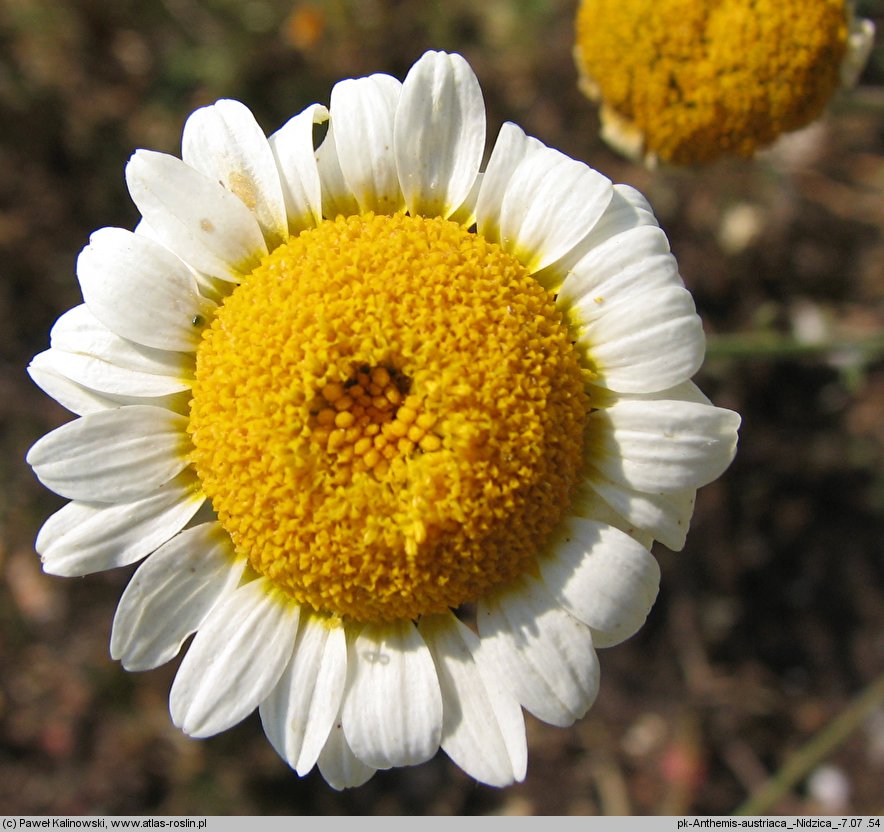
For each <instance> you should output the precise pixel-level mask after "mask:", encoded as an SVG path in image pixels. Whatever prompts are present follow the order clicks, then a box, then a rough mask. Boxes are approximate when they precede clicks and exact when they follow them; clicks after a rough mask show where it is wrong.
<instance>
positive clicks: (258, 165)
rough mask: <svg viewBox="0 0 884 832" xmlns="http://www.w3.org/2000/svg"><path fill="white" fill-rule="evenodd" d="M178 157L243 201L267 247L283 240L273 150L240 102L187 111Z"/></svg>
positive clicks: (283, 220)
mask: <svg viewBox="0 0 884 832" xmlns="http://www.w3.org/2000/svg"><path fill="white" fill-rule="evenodd" d="M181 158H182V159H183V160H184V161H185V162H186V163H187V164H188V165H190V166H191V167H192V168H195V169H196V170H198V171H200V173H204V174H205V175H206V176H208V177H209V179H213V180H218V181H219V182H221V184H222V185H224V187H225V188H227V190H228V191H232V192H233V193H234V194H236V195H237V196H238V197H239V198H240V199H241V200H242V201H243V202H244V203H245V205H246V207H247V208H249V210H251V211H252V213H254V215H255V217H256V219H257V220H258V225H260V226H261V230H262V231H263V232H264V239H265V240H266V241H267V247H268V249H270V250H271V251H272V250H273V249H274V248H276V246H277V245H279V244H280V243H281V242H282V241H283V240H284V239H285V238H286V236H287V235H288V223H287V222H286V215H285V199H284V198H283V194H282V185H281V183H280V181H279V172H278V171H277V169H276V162H275V160H274V158H273V152H272V151H271V150H270V145H269V144H268V143H267V139H266V137H265V136H264V131H263V130H262V129H261V127H260V126H259V125H258V122H257V121H255V117H254V116H253V115H252V112H251V110H249V108H248V107H246V106H245V104H242V103H240V102H239V101H232V100H230V99H222V100H221V101H217V102H215V104H212V105H211V106H209V107H201V108H200V109H199V110H196V111H195V112H194V113H192V114H191V115H190V117H189V118H188V119H187V122H186V123H185V125H184V135H183V136H182V138H181Z"/></svg>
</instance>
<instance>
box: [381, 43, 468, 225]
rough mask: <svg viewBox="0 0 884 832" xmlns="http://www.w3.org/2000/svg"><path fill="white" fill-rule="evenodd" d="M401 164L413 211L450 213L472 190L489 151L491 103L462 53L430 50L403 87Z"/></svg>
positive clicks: (398, 127)
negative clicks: (487, 128)
mask: <svg viewBox="0 0 884 832" xmlns="http://www.w3.org/2000/svg"><path fill="white" fill-rule="evenodd" d="M394 136H395V151H396V166H397V168H398V171H399V182H400V185H401V188H402V193H403V194H404V196H405V204H406V206H407V207H408V210H409V211H410V212H411V213H412V214H423V215H425V216H430V217H432V216H439V217H442V218H447V217H449V216H450V215H451V214H452V213H454V211H455V210H456V209H457V208H458V206H460V205H461V204H462V203H463V202H464V200H465V199H466V198H467V195H468V194H469V193H470V191H471V190H472V187H473V183H474V182H475V179H476V175H477V174H478V172H479V165H480V164H481V162H482V154H483V152H484V149H485V103H484V101H483V100H482V90H481V89H480V87H479V82H478V80H477V79H476V76H475V75H474V74H473V70H472V69H470V66H469V64H468V63H467V62H466V61H465V60H464V59H463V58H462V57H461V56H460V55H456V54H454V55H449V54H446V53H444V52H427V53H426V54H424V56H423V57H422V58H421V59H420V60H419V61H418V62H417V63H416V64H415V65H414V66H413V67H412V68H411V70H410V71H409V73H408V75H407V76H406V78H405V83H404V84H403V85H402V97H401V99H400V101H399V109H398V110H397V112H396V123H395V127H394Z"/></svg>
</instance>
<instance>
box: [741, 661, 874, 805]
mask: <svg viewBox="0 0 884 832" xmlns="http://www.w3.org/2000/svg"><path fill="white" fill-rule="evenodd" d="M882 702H884V673H882V674H881V675H880V676H879V677H878V678H877V679H875V681H873V682H872V684H870V685H869V686H868V687H867V688H866V689H865V690H864V691H863V692H862V693H861V694H860V695H859V696H857V697H856V699H854V700H853V701H852V702H851V703H850V704H849V705H848V706H847V707H846V708H845V709H844V710H843V711H842V712H841V713H840V714H838V716H837V717H835V719H833V720H832V721H831V722H829V723H828V724H827V725H824V726H823V727H822V728H821V729H820V730H819V731H818V732H817V733H816V734H815V735H814V736H813V737H811V739H810V740H808V742H806V743H805V744H804V745H803V746H802V747H801V748H799V749H798V751H796V752H795V753H794V754H792V755H791V756H790V757H789V759H788V760H786V762H785V763H784V764H783V766H782V768H780V770H779V771H778V772H777V773H776V774H774V775H773V777H771V778H770V780H768V781H767V783H766V784H765V785H764V786H762V787H761V789H759V790H758V791H757V792H756V793H755V794H753V795H750V796H749V798H748V799H747V800H746V801H745V802H744V803H743V804H742V805H741V806H739V807H738V808H737V809H736V811H735V812H734V814H735V815H763V814H765V813H766V812H767V811H768V810H770V809H771V807H772V806H774V804H775V803H776V802H777V801H778V800H779V799H780V798H782V797H783V796H784V795H786V794H787V793H788V792H790V791H791V790H792V789H793V788H794V787H795V786H796V785H797V784H798V783H799V782H800V781H801V780H803V779H804V778H805V777H806V776H807V775H808V774H809V773H810V772H811V771H812V770H813V769H814V768H815V767H816V766H817V765H818V764H819V763H820V762H822V761H823V760H824V759H825V758H826V757H828V756H829V755H830V754H831V753H832V752H833V751H834V750H835V749H836V748H837V747H838V746H839V745H841V743H843V742H844V741H845V740H846V739H847V738H848V737H849V736H850V735H851V734H852V733H853V732H854V731H855V730H856V729H857V728H859V726H860V725H861V724H862V723H863V722H864V721H865V719H866V718H867V717H868V716H869V715H870V714H871V713H872V711H874V710H875V709H876V708H877V707H879V706H880V705H881V703H882Z"/></svg>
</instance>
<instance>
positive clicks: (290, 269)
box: [189, 214, 589, 621]
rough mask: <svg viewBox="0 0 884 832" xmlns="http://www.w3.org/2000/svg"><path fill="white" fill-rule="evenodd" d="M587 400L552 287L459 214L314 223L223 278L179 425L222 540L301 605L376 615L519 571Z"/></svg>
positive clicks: (535, 546)
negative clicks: (223, 289) (454, 218)
mask: <svg viewBox="0 0 884 832" xmlns="http://www.w3.org/2000/svg"><path fill="white" fill-rule="evenodd" d="M588 406H589V405H588V402H587V399H586V394H585V392H584V385H583V380H582V373H581V368H580V363H579V359H578V356H577V353H576V352H575V350H574V348H573V347H572V344H571V340H570V338H569V336H568V331H567V327H566V326H565V325H564V324H563V322H562V320H561V318H560V316H559V315H558V313H557V312H556V310H555V307H554V304H553V298H552V296H551V295H550V294H549V293H548V292H547V291H546V290H544V289H543V288H542V287H541V286H540V285H539V284H538V283H537V282H536V281H535V280H534V279H533V278H531V277H530V275H529V274H528V273H527V271H526V270H525V268H524V267H523V266H522V265H521V264H520V263H519V262H518V261H517V260H516V259H515V258H513V257H512V256H510V255H509V254H507V253H505V252H504V251H503V250H502V249H500V248H499V247H498V246H496V245H495V244H493V243H489V242H488V241H487V240H485V239H484V238H482V237H481V236H478V235H476V234H472V233H470V232H468V231H467V230H466V229H464V228H463V227H461V226H459V225H457V224H456V223H453V222H449V221H446V220H442V219H438V218H424V217H411V216H408V215H404V214H397V215H394V216H375V215H372V214H365V215H361V216H352V217H347V218H344V217H338V218H337V219H336V220H334V221H331V220H328V221H324V222H323V223H321V224H320V225H319V226H318V227H317V228H315V229H310V230H307V231H305V232H303V233H302V234H300V235H299V236H297V237H292V238H290V239H289V240H288V241H287V242H286V243H284V244H283V245H281V246H280V247H279V248H278V249H276V250H275V251H274V252H273V253H272V254H270V255H269V256H268V257H267V258H265V260H264V261H263V263H262V264H261V266H260V267H259V268H257V269H256V270H255V271H254V272H253V273H252V274H250V275H249V276H248V277H247V278H246V279H245V281H244V282H243V284H242V285H241V286H239V287H237V288H236V290H235V291H234V292H233V294H232V295H231V296H230V297H229V298H227V300H226V301H225V302H224V304H223V306H222V307H221V309H220V310H219V311H218V313H217V315H216V317H215V319H214V320H213V322H212V325H211V326H210V327H208V328H207V330H206V332H205V335H204V339H203V341H202V342H201V344H200V346H199V349H198V351H197V370H196V381H195V384H194V387H193V401H192V405H191V414H190V422H189V432H190V435H191V438H192V440H193V446H194V448H193V452H192V459H193V463H194V466H195V468H196V471H197V473H198V475H199V478H200V480H201V482H202V484H203V487H204V489H205V492H206V493H207V494H208V496H209V497H210V498H211V500H212V505H213V507H214V509H215V511H216V512H217V514H218V517H219V519H220V522H221V523H222V525H223V526H224V528H225V529H226V530H227V532H228V533H229V534H230V537H231V539H232V540H233V543H234V546H235V548H236V550H237V552H238V553H240V554H241V555H243V556H245V557H247V558H248V560H249V562H250V563H251V565H252V566H253V567H254V568H255V569H256V570H257V571H258V572H259V573H261V574H263V575H265V576H266V577H267V578H269V579H270V580H271V581H272V582H273V583H274V584H275V585H276V586H277V587H278V588H279V589H280V590H282V591H283V592H284V593H286V594H287V595H288V596H290V597H292V598H294V599H295V600H297V601H298V602H300V603H306V604H308V605H310V606H311V607H313V608H314V609H315V610H317V611H319V612H323V613H327V614H331V615H336V616H342V617H345V618H351V619H355V620H358V621H392V620H397V619H403V618H416V617H418V616H420V615H422V614H427V613H432V612H441V611H443V610H445V609H448V608H456V607H458V606H460V605H461V604H464V603H467V602H471V601H475V600H476V599H478V598H479V597H480V596H481V595H483V594H484V593H486V592H487V591H488V590H489V589H491V588H492V587H494V586H495V585H497V584H500V583H501V582H504V581H507V580H509V579H511V578H514V577H516V576H518V575H520V574H522V573H524V572H526V571H532V570H533V569H534V565H535V559H536V556H537V552H538V550H539V549H540V548H541V547H542V546H543V545H544V543H545V542H546V541H547V539H548V537H549V535H550V533H551V531H552V530H553V528H554V527H555V526H556V525H557V524H558V522H559V521H560V520H561V518H562V517H563V515H564V513H565V511H566V510H567V507H568V504H569V501H570V496H571V492H572V489H573V487H574V485H575V484H576V483H577V481H578V480H579V479H580V475H581V470H580V469H581V465H582V462H581V459H582V442H583V439H582V437H583V429H584V425H585V421H586V413H587V410H588Z"/></svg>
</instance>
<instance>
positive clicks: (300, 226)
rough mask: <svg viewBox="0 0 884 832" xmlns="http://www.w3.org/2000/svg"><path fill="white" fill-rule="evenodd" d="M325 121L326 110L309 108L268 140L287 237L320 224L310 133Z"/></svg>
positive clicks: (318, 187)
mask: <svg viewBox="0 0 884 832" xmlns="http://www.w3.org/2000/svg"><path fill="white" fill-rule="evenodd" d="M328 118H329V112H328V109H327V108H326V107H324V106H322V105H321V104H311V105H310V106H309V107H307V108H306V109H305V110H303V111H302V112H300V113H298V115H296V116H293V117H292V118H290V119H289V120H288V121H287V122H286V123H285V124H284V125H283V126H282V127H280V128H279V130H277V131H276V132H275V133H273V135H271V136H270V138H269V139H268V142H269V144H270V149H271V151H272V152H273V158H274V159H275V160H276V167H277V170H278V171H279V177H280V182H281V183H282V191H283V198H284V200H285V208H286V214H287V217H288V228H289V233H290V234H298V233H300V232H301V231H303V230H304V229H305V228H312V227H314V226H315V225H318V224H319V222H320V221H321V220H322V185H321V180H320V175H319V167H318V165H317V159H316V151H315V148H314V142H313V131H314V128H315V127H316V125H318V124H324V123H325V122H326V121H328Z"/></svg>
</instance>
